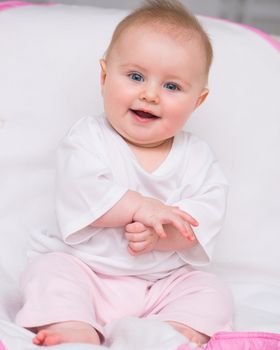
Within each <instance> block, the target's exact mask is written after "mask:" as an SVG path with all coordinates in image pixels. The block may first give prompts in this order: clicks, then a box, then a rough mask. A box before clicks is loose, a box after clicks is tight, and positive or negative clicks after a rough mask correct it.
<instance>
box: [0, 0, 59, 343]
mask: <svg viewBox="0 0 280 350" xmlns="http://www.w3.org/2000/svg"><path fill="white" fill-rule="evenodd" d="M34 5H35V4H34V3H31V2H25V1H12V0H11V1H4V2H0V11H3V10H9V9H12V8H15V7H22V6H34ZM36 5H37V6H51V5H54V4H51V3H49V4H36ZM0 350H1V349H0Z"/></svg>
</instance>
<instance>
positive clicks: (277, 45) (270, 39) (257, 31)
mask: <svg viewBox="0 0 280 350" xmlns="http://www.w3.org/2000/svg"><path fill="white" fill-rule="evenodd" d="M210 18H213V19H216V20H219V21H222V22H228V23H232V24H235V25H238V26H240V27H243V28H245V29H247V30H250V31H252V32H254V33H255V34H257V35H258V36H260V37H261V38H262V39H264V40H266V41H267V42H268V43H269V44H270V45H271V46H273V47H274V48H275V49H276V50H277V51H280V42H279V41H278V40H276V39H274V38H273V37H272V36H271V35H269V34H267V33H265V32H263V31H262V30H260V29H257V28H254V27H251V26H249V25H248V24H244V23H237V22H233V21H230V20H228V19H222V18H217V17H210Z"/></svg>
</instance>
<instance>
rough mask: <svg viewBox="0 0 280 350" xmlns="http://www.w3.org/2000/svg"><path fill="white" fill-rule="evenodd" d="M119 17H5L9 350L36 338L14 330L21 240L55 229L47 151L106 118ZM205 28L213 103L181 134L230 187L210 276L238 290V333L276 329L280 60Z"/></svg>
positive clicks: (121, 332) (137, 344)
mask: <svg viewBox="0 0 280 350" xmlns="http://www.w3.org/2000/svg"><path fill="white" fill-rule="evenodd" d="M124 14H125V12H123V11H118V10H108V9H97V8H87V7H76V6H67V5H54V6H47V7H45V6H28V7H20V8H17V9H12V10H6V11H3V12H0V50H1V54H0V96H1V103H0V169H1V170H0V198H1V199H0V247H1V248H0V249H1V254H0V279H1V287H0V300H1V305H0V319H1V320H2V321H0V339H1V340H2V341H3V343H4V344H5V345H6V347H7V349H8V350H25V349H33V348H35V346H34V345H32V344H31V337H32V335H31V333H30V332H27V331H25V330H22V329H20V328H18V327H16V326H15V325H14V324H13V319H14V315H15V313H16V311H17V310H18V308H19V305H20V302H21V301H20V291H19V290H18V280H19V276H20V272H21V271H22V269H23V268H24V265H25V263H26V251H27V249H28V237H29V235H30V233H32V232H33V231H34V229H36V228H37V227H38V226H42V225H56V221H55V215H54V211H53V180H54V152H55V149H56V146H57V143H58V142H59V140H60V138H61V137H62V136H63V135H64V134H65V132H66V131H67V130H68V128H69V127H70V126H71V125H72V124H73V122H75V121H76V120H78V119H79V118H81V117H82V116H86V115H91V114H96V113H99V112H101V110H102V103H101V97H100V93H99V88H98V85H99V65H98V59H99V58H100V57H101V56H102V54H103V52H104V50H105V48H106V46H107V43H108V41H109V38H110V35H111V32H112V30H113V28H114V26H115V24H116V23H117V22H118V20H119V19H120V18H121V17H123V16H124ZM201 21H202V23H203V24H204V26H205V27H206V29H207V30H208V32H209V34H210V37H211V38H212V41H213V46H214V52H215V58H214V64H213V68H212V70H211V74H210V81H209V85H210V96H209V100H208V101H207V103H205V105H204V106H202V107H201V108H200V109H199V110H198V111H197V112H196V113H195V115H194V116H193V118H192V119H191V121H190V123H189V124H188V129H189V130H191V131H193V132H195V133H196V134H198V135H199V136H201V137H202V138H204V139H206V141H207V142H208V143H209V144H210V145H211V147H212V148H213V150H214V152H215V153H216V154H217V156H218V158H219V160H220V163H221V164H222V167H223V168H224V171H225V173H226V175H227V177H228V180H229V183H230V195H229V202H228V215H227V218H226V223H225V227H224V230H223V232H222V235H221V237H220V241H219V244H218V246H217V249H216V251H215V259H214V261H213V264H211V266H209V269H210V270H211V271H214V272H216V273H218V274H219V276H220V277H221V278H222V279H224V280H225V281H226V282H228V283H229V285H230V287H231V289H232V291H233V295H234V300H235V304H236V317H235V329H236V330H238V331H268V332H275V333H280V302H279V300H280V254H279V246H280V215H279V208H280V185H279V179H280V156H279V149H280V137H279V136H280V103H279V81H280V55H279V52H278V51H277V49H276V45H274V46H273V45H271V43H269V42H268V41H267V40H264V38H262V37H260V36H259V35H257V34H256V33H255V32H253V31H250V30H247V29H244V28H242V27H240V26H238V25H236V24H233V23H228V22H223V21H220V20H217V19H211V18H204V17H201ZM111 326H112V325H111ZM111 326H110V327H111ZM110 327H108V334H109V335H110V337H111V339H112V345H111V348H112V349H114V350H123V349H133V350H136V349H138V348H139V349H141V350H142V349H150V350H153V349H155V350H156V349H163V350H164V349H166V350H167V349H168V350H169V349H170V350H171V349H172V350H175V348H176V346H177V345H179V344H181V343H182V342H183V340H182V337H181V336H180V335H179V334H177V333H176V332H174V331H173V330H172V329H171V328H169V327H168V326H166V325H164V324H161V323H158V322H155V321H153V322H151V321H147V320H137V319H124V320H122V321H121V322H119V323H116V324H115V325H114V326H112V327H111V328H110ZM166 327H167V328H166ZM55 348H58V349H66V348H67V350H69V349H71V348H73V349H75V350H82V349H87V348H89V347H88V346H86V345H85V346H83V345H79V346H78V345H75V346H73V347H71V346H70V345H67V346H57V347H55ZM90 349H93V347H92V346H91V347H90Z"/></svg>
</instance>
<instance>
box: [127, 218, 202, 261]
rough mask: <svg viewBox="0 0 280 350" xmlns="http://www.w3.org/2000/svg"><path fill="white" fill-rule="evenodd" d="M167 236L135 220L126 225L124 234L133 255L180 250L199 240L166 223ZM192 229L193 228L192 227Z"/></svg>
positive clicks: (193, 244)
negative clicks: (162, 237) (183, 234)
mask: <svg viewBox="0 0 280 350" xmlns="http://www.w3.org/2000/svg"><path fill="white" fill-rule="evenodd" d="M164 229H165V232H166V234H167V237H166V238H164V239H160V238H159V236H158V235H157V234H156V232H155V231H154V230H153V229H152V228H149V227H146V226H145V225H143V224H141V223H140V222H134V223H131V224H128V225H127V226H126V227H125V233H124V236H125V238H126V239H127V241H128V252H129V253H130V254H131V255H141V254H144V253H148V252H150V251H152V250H158V251H180V250H183V249H187V248H192V247H193V246H195V245H196V244H197V243H198V241H197V239H196V237H195V235H194V233H193V234H192V236H190V237H188V238H186V237H184V236H182V235H181V233H180V232H178V230H177V229H176V228H174V227H173V226H172V225H164ZM190 230H191V231H192V228H191V227H190Z"/></svg>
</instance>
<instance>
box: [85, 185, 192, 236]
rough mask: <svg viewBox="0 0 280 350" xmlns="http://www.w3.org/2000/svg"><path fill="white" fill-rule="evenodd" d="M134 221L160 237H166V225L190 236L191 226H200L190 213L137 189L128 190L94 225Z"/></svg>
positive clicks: (125, 223) (114, 225) (118, 224)
mask: <svg viewBox="0 0 280 350" xmlns="http://www.w3.org/2000/svg"><path fill="white" fill-rule="evenodd" d="M134 221H137V222H140V223H142V224H143V225H145V226H147V227H149V228H152V229H153V230H154V231H155V233H156V234H157V235H158V236H159V237H166V236H167V234H166V232H165V228H164V227H165V225H168V226H171V227H174V229H176V231H178V232H179V233H180V234H181V235H182V236H184V237H190V236H191V235H192V234H193V232H192V230H191V228H190V225H192V226H198V222H197V221H196V220H195V219H194V218H193V217H192V216H191V215H189V214H187V213H186V212H184V211H183V210H181V209H179V208H178V207H173V206H169V205H166V204H164V203H162V202H161V201H159V200H157V199H154V198H150V197H144V196H142V195H141V194H140V193H138V192H135V191H127V192H126V194H125V195H124V196H123V197H122V198H121V200H120V201H118V202H117V203H116V204H115V205H114V206H113V207H112V208H111V209H110V210H109V211H107V212H106V213H105V214H104V215H102V216H101V217H100V218H99V219H97V220H95V221H94V222H93V223H92V224H91V225H92V226H93V227H125V226H126V225H127V224H129V223H132V222H134Z"/></svg>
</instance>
